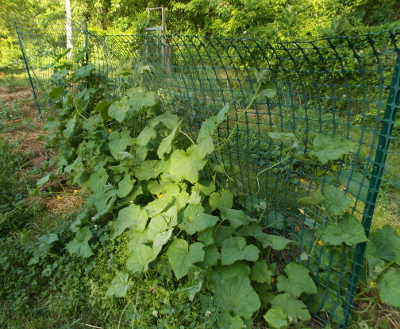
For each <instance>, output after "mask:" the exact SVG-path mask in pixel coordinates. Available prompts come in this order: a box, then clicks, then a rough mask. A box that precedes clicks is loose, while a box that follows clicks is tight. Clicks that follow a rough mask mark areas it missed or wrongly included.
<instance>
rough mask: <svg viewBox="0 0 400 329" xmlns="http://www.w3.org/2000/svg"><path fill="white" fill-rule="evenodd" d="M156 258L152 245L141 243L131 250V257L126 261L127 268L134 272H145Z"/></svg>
mask: <svg viewBox="0 0 400 329" xmlns="http://www.w3.org/2000/svg"><path fill="white" fill-rule="evenodd" d="M155 259H156V255H155V254H154V251H153V249H152V248H151V247H149V246H147V245H145V244H141V245H139V246H137V247H136V248H134V249H133V250H132V251H131V257H129V259H128V261H127V262H126V268H127V269H128V270H129V271H130V272H132V273H143V272H147V271H148V269H149V264H150V263H151V262H152V261H153V260H155Z"/></svg>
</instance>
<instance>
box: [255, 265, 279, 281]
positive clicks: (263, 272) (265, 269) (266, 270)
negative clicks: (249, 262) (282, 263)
mask: <svg viewBox="0 0 400 329" xmlns="http://www.w3.org/2000/svg"><path fill="white" fill-rule="evenodd" d="M273 275H274V272H273V271H272V270H271V267H270V266H268V264H267V263H266V262H255V263H254V265H253V267H252V268H251V274H250V279H251V281H256V282H260V283H271V278H272V276H273Z"/></svg>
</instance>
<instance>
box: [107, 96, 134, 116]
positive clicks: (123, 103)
mask: <svg viewBox="0 0 400 329" xmlns="http://www.w3.org/2000/svg"><path fill="white" fill-rule="evenodd" d="M130 109H131V107H130V104H129V100H128V97H127V96H124V97H122V98H121V99H120V100H119V101H115V102H114V103H112V104H111V105H110V107H109V108H108V115H109V116H110V117H111V118H114V119H115V120H117V121H118V122H123V121H124V120H125V118H126V115H127V113H128V112H129V110H130Z"/></svg>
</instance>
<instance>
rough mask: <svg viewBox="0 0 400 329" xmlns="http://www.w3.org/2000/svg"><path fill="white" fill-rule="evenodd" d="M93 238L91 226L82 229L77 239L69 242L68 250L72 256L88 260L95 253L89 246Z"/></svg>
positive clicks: (77, 234)
mask: <svg viewBox="0 0 400 329" xmlns="http://www.w3.org/2000/svg"><path fill="white" fill-rule="evenodd" d="M91 237H92V231H91V230H90V228H89V226H84V227H82V228H81V229H80V230H79V231H78V232H77V233H76V236H75V238H74V239H73V240H72V241H70V242H68V244H67V246H66V248H67V250H68V251H69V252H70V253H71V254H75V255H77V256H80V257H83V258H87V257H90V256H91V255H93V251H92V249H91V248H90V246H89V240H90V238H91Z"/></svg>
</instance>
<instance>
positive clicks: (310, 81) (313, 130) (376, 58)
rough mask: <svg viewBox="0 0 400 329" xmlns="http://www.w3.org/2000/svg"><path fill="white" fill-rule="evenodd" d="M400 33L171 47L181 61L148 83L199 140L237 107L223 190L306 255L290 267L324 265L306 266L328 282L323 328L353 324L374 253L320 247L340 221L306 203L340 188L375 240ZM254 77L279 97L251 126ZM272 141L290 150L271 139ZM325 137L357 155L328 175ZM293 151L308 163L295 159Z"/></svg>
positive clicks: (158, 69) (183, 41)
mask: <svg viewBox="0 0 400 329" xmlns="http://www.w3.org/2000/svg"><path fill="white" fill-rule="evenodd" d="M399 33H400V30H395V31H389V32H385V33H380V34H372V35H365V36H358V37H343V38H330V39H329V38H327V39H323V40H319V41H316V42H287V43H275V44H271V43H269V42H265V41H261V40H229V39H218V38H207V37H187V36H168V37H167V42H166V44H167V45H168V47H170V49H171V51H170V52H169V53H168V55H164V57H166V58H163V59H161V60H160V58H159V57H158V58H156V60H155V62H154V67H155V69H154V77H153V78H151V80H149V85H150V84H151V85H152V88H157V89H158V90H159V93H160V96H161V100H162V101H163V102H164V105H165V107H166V108H171V106H173V107H174V108H175V110H176V111H178V112H179V113H180V114H182V115H184V116H186V118H187V120H186V125H187V127H186V128H187V130H188V131H189V132H190V131H196V128H198V127H199V125H200V123H201V122H202V121H203V120H204V118H207V117H209V116H210V115H211V114H212V113H215V112H216V111H217V110H218V109H219V108H221V107H222V106H223V105H224V104H227V103H229V104H230V105H231V107H232V112H231V115H230V117H229V119H228V120H227V122H226V125H225V127H224V128H223V129H221V130H220V135H221V136H222V137H226V136H228V135H229V134H230V132H231V130H232V129H235V130H234V135H233V136H234V138H233V139H231V140H230V141H229V143H228V145H227V147H226V148H224V149H223V150H222V151H221V155H220V156H219V157H218V159H217V160H218V161H219V162H220V163H222V164H223V165H224V167H225V170H226V172H225V175H226V176H225V177H224V178H223V180H224V181H221V184H222V185H223V186H227V187H228V188H229V189H230V190H232V191H234V192H235V195H236V198H237V202H238V206H240V207H243V208H245V209H247V210H249V211H250V212H253V213H254V212H260V211H263V213H265V215H266V216H265V217H266V226H269V227H270V229H271V230H272V231H275V232H276V233H277V234H280V235H282V236H286V237H290V238H292V239H295V240H296V241H297V242H298V243H299V248H298V249H295V250H294V251H292V253H291V254H281V255H279V257H278V258H279V261H282V259H283V260H285V261H291V260H293V259H295V258H296V257H304V258H307V255H311V254H313V255H314V256H313V257H309V258H308V259H306V260H305V261H306V262H307V263H308V265H309V268H310V269H311V270H312V271H313V272H314V273H315V274H316V276H317V278H318V279H317V281H318V284H319V292H320V293H321V300H320V302H319V303H317V302H315V300H314V301H313V302H311V303H310V309H311V310H312V311H313V312H315V315H316V317H319V318H320V319H321V320H322V319H324V318H325V316H328V317H331V318H332V319H333V320H334V322H336V323H339V324H343V323H344V322H345V320H343V319H345V318H346V317H347V316H348V314H349V311H350V309H351V304H352V299H353V294H354V292H355V286H356V282H357V277H358V273H359V271H360V266H361V262H362V259H361V258H360V254H362V253H363V246H359V247H357V248H356V247H349V246H345V245H343V246H342V247H338V248H334V249H329V248H325V247H324V246H319V245H318V244H317V243H318V242H321V241H320V236H318V235H316V234H315V233H314V230H313V229H314V228H315V226H318V225H321V219H322V221H323V220H324V219H323V218H325V219H326V220H327V221H329V219H328V218H326V216H325V214H324V211H321V208H320V207H319V206H310V205H308V206H305V205H304V203H302V202H299V200H300V201H301V200H304V197H307V196H310V195H317V194H318V193H319V191H321V190H323V189H324V188H325V187H326V186H331V185H332V184H333V185H334V186H337V187H339V188H340V189H342V190H343V191H344V192H345V193H346V195H347V196H348V197H349V198H351V200H352V202H351V208H350V209H349V213H351V214H352V215H353V216H354V217H356V218H357V219H358V220H360V221H362V222H363V224H364V227H365V230H366V231H369V228H370V224H371V221H370V220H371V214H372V212H373V208H374V207H375V202H376V194H377V192H378V187H379V181H380V179H381V173H382V168H383V167H382V166H383V165H384V158H385V154H386V152H387V149H386V147H387V145H388V142H389V140H390V131H391V130H390V129H391V128H389V127H392V124H393V120H394V115H395V114H394V113H395V112H396V106H397V105H398V101H399V97H400V96H399V40H398V35H399ZM396 65H397V66H396ZM254 70H259V71H261V70H266V73H267V76H268V79H269V80H270V81H273V82H274V83H275V85H276V88H277V95H276V97H274V98H272V99H267V98H264V99H257V101H256V102H255V103H254V104H253V105H252V106H251V107H250V109H249V110H248V111H247V112H246V113H245V115H244V116H241V113H242V112H243V111H244V109H245V108H246V107H247V106H248V104H249V103H250V100H251V99H252V97H253V96H254V93H255V88H256V86H255V82H256V78H255V73H254ZM239 118H240V119H239ZM237 120H240V122H239V125H237V126H235V122H236V121H237ZM271 133H272V134H271ZM273 133H278V135H276V136H279V138H272V137H271V136H273ZM283 136H285V137H287V138H286V140H285V138H283ZM317 136H331V137H332V138H329V137H327V139H326V140H329V141H334V140H339V139H336V137H335V136H340V139H342V138H343V139H345V140H348V141H351V143H352V145H353V146H352V149H351V152H350V154H349V155H347V156H343V157H340V158H339V159H338V160H337V161H328V162H326V163H325V164H324V165H322V166H319V167H318V168H317V167H316V166H314V165H313V164H310V163H309V162H307V161H304V159H303V158H304V156H305V155H306V154H307V153H308V152H310V150H311V149H312V147H313V143H314V144H315V143H316V142H314V141H316V140H317V139H318V138H319V137H317ZM294 142H296V143H297V142H298V145H297V146H296V149H297V151H296V152H297V153H296V154H295V155H294V154H291V155H289V149H290V146H291V145H293V144H292V143H294ZM337 148H340V146H339V145H337ZM332 152H335V147H332ZM377 162H378V163H377ZM274 221H280V222H279V225H275V224H274V223H273V222H274ZM316 249H318V251H316ZM304 252H305V253H306V254H304ZM325 310H329V311H330V315H326V314H324V312H325Z"/></svg>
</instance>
